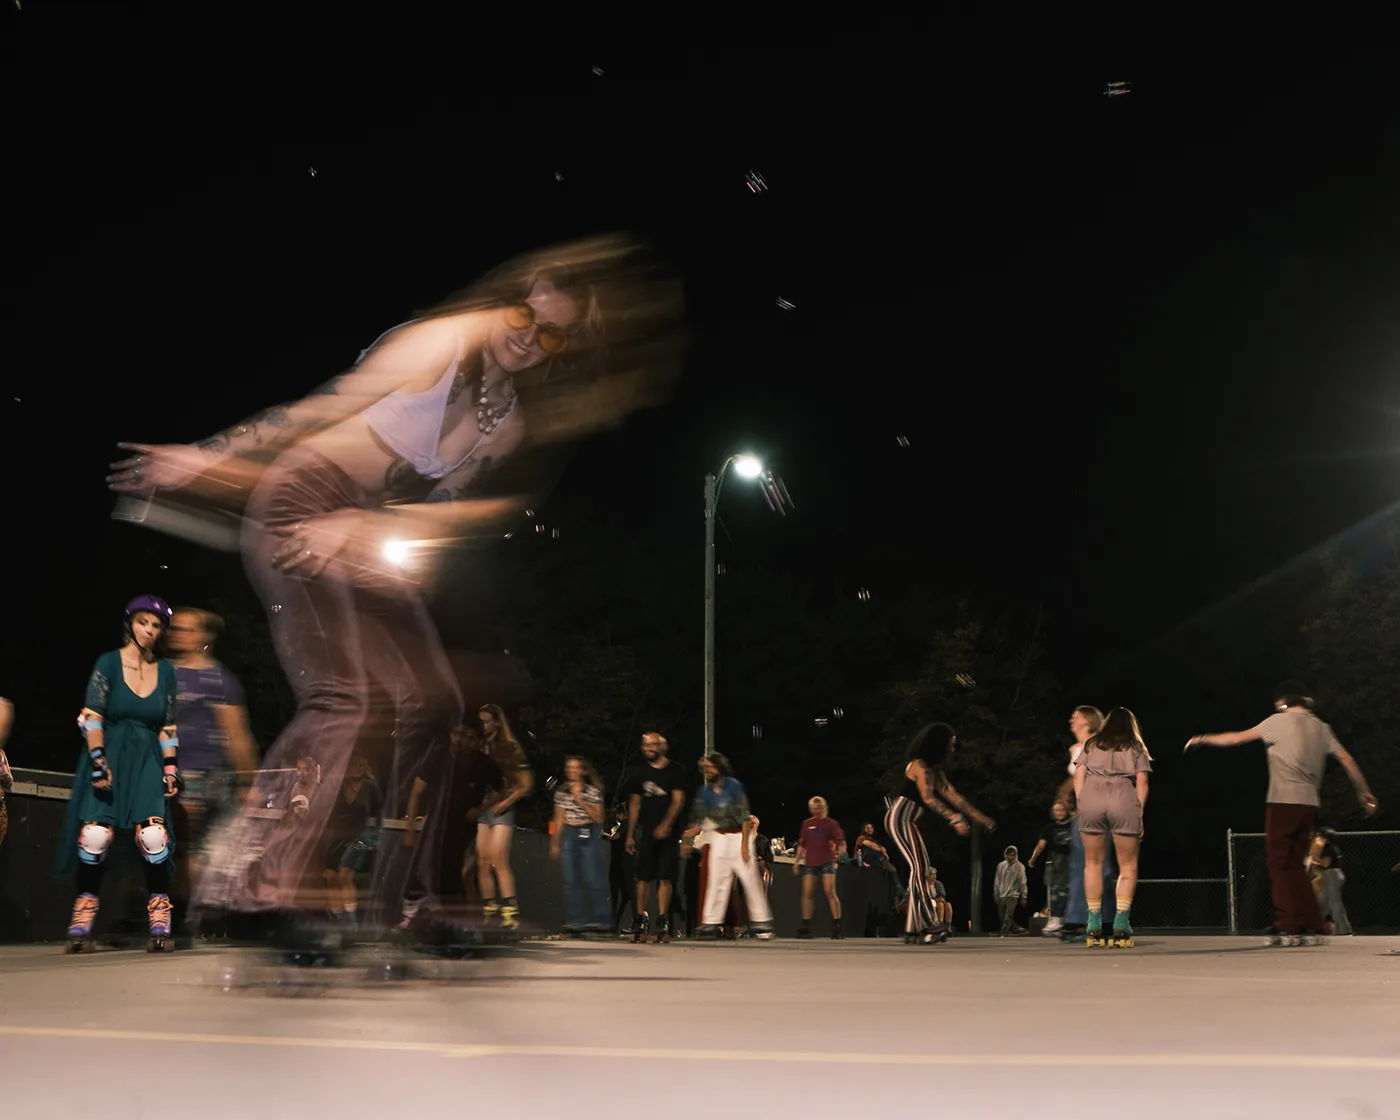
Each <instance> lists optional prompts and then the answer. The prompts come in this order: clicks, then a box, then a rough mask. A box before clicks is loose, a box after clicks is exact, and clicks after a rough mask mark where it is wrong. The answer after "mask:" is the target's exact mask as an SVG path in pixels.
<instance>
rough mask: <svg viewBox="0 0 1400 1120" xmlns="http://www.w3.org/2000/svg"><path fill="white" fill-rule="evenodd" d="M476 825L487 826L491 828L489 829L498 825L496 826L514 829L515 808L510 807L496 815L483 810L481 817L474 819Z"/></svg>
mask: <svg viewBox="0 0 1400 1120" xmlns="http://www.w3.org/2000/svg"><path fill="white" fill-rule="evenodd" d="M476 823H477V824H484V825H487V826H489V827H491V828H495V827H496V825H498V824H504V825H509V826H510V827H511V828H514V827H515V806H514V805H512V806H511V807H510V808H509V809H507V810H506V811H505V812H504V813H499V814H497V813H491V812H486V811H484V810H483V812H482V814H481V816H479V817H477V818H476Z"/></svg>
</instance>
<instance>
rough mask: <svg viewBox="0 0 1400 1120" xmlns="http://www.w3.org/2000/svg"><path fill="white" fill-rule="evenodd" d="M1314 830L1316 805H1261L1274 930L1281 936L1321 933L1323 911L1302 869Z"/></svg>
mask: <svg viewBox="0 0 1400 1120" xmlns="http://www.w3.org/2000/svg"><path fill="white" fill-rule="evenodd" d="M1316 827H1317V806H1316V805H1274V804H1268V805H1265V806H1264V858H1265V860H1266V861H1267V863H1268V865H1269V884H1270V885H1271V886H1272V887H1273V891H1274V928H1276V929H1278V930H1280V931H1281V932H1283V933H1321V932H1322V910H1321V909H1320V908H1319V906H1318V904H1317V895H1316V894H1314V893H1313V889H1312V884H1311V883H1309V882H1308V873H1307V871H1306V870H1304V867H1303V864H1304V861H1305V860H1306V859H1307V858H1308V848H1309V846H1310V845H1311V844H1312V837H1313V830H1314V829H1315V828H1316Z"/></svg>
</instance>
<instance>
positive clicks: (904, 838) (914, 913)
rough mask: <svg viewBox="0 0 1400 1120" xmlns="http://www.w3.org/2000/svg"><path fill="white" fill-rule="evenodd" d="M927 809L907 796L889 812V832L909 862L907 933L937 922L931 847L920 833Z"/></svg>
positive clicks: (895, 802) (897, 798)
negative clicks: (930, 868) (930, 881)
mask: <svg viewBox="0 0 1400 1120" xmlns="http://www.w3.org/2000/svg"><path fill="white" fill-rule="evenodd" d="M923 813H924V809H923V806H922V805H918V804H916V803H915V802H913V801H910V800H909V799H908V798H907V797H896V798H895V799H894V804H893V805H891V806H890V808H889V811H888V812H887V813H886V814H885V831H886V832H887V833H889V835H890V839H892V840H893V841H894V842H895V845H896V846H897V847H898V848H899V851H900V854H901V855H903V856H904V861H905V862H906V863H907V864H909V916H908V917H907V918H906V919H905V920H904V932H905V933H923V932H924V931H925V930H928V929H932V928H933V926H934V924H935V921H936V919H935V917H934V908H933V898H932V897H931V896H930V895H929V891H928V850H927V849H926V848H925V847H924V838H923V837H922V836H920V835H919V826H918V820H919V818H920V817H921V816H923Z"/></svg>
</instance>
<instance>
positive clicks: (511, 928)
mask: <svg viewBox="0 0 1400 1120" xmlns="http://www.w3.org/2000/svg"><path fill="white" fill-rule="evenodd" d="M519 928H520V907H519V906H518V905H516V902H515V899H513V898H511V899H505V900H503V901H502V902H501V929H502V930H503V931H504V932H505V933H515V932H516V931H517V930H518V929H519Z"/></svg>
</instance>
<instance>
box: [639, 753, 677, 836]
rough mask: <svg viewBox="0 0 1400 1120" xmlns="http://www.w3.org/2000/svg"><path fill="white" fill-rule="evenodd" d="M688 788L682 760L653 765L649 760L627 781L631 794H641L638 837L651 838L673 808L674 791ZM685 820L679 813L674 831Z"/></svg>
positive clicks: (673, 825)
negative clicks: (663, 764) (672, 795)
mask: <svg viewBox="0 0 1400 1120" xmlns="http://www.w3.org/2000/svg"><path fill="white" fill-rule="evenodd" d="M685 787H686V769H685V767H684V766H682V765H681V764H680V763H679V762H675V761H668V762H667V763H666V765H665V766H660V767H657V766H652V765H650V764H649V763H648V764H647V765H645V766H643V767H642V768H641V770H639V771H638V772H637V773H636V774H634V775H633V776H632V779H631V781H629V782H628V783H627V796H628V798H629V799H630V798H631V797H632V795H634V794H641V797H642V805H641V809H640V811H639V812H638V814H637V839H639V840H641V839H644V838H646V837H649V836H650V835H651V834H652V832H654V831H655V830H656V826H657V825H659V824H660V823H661V822H662V821H663V820H665V819H666V814H667V812H668V811H669V810H670V808H671V794H672V793H673V792H675V791H676V790H682V791H684V790H685ZM680 820H681V816H680V814H679V813H678V814H677V815H676V820H675V822H673V823H672V825H671V831H672V832H674V831H675V828H676V824H678V823H679V822H680Z"/></svg>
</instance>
